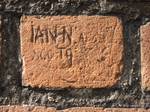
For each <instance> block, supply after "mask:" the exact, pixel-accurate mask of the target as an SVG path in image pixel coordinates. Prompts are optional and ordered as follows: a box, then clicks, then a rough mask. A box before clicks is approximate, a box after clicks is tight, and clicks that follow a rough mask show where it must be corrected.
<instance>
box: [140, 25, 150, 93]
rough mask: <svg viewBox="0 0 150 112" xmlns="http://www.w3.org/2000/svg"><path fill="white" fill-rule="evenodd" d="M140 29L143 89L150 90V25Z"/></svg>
mask: <svg viewBox="0 0 150 112" xmlns="http://www.w3.org/2000/svg"><path fill="white" fill-rule="evenodd" d="M140 29H141V30H140V32H141V74H142V88H143V89H145V90H150V23H147V24H146V25H143V26H141V28H140Z"/></svg>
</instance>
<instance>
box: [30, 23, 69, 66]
mask: <svg viewBox="0 0 150 112" xmlns="http://www.w3.org/2000/svg"><path fill="white" fill-rule="evenodd" d="M31 31H32V33H31V39H30V40H31V42H32V43H34V44H52V45H54V46H55V48H56V49H57V50H58V51H59V57H60V58H61V59H63V58H64V60H66V62H63V64H62V67H63V66H64V65H65V66H64V67H71V65H72V51H71V48H70V45H71V36H72V27H71V26H68V27H66V26H61V27H58V26H54V27H53V28H49V27H48V26H44V27H43V28H42V27H41V26H40V25H38V26H37V27H35V26H34V25H33V24H31ZM34 54H35V57H34V59H37V60H38V59H42V60H49V61H50V60H51V59H52V57H53V55H52V54H51V52H50V51H49V52H47V51H46V52H44V51H43V50H42V51H39V52H38V51H36V50H34Z"/></svg>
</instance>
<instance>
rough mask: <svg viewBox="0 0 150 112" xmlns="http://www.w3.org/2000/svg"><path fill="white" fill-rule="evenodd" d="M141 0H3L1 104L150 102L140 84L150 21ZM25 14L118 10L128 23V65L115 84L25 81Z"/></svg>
mask: <svg viewBox="0 0 150 112" xmlns="http://www.w3.org/2000/svg"><path fill="white" fill-rule="evenodd" d="M142 1H143V0H132V1H129V0H124V1H120V0H115V1H113V0H108V1H106V0H1V1H0V14H2V15H3V45H2V64H1V65H0V68H1V69H0V70H1V71H0V73H1V74H0V105H8V104H11V105H21V104H26V105H41V106H48V107H56V108H57V109H65V108H70V107H78V106H80V107H81V106H95V107H127V108H128V107H145V108H150V101H149V100H150V92H144V91H143V90H141V84H140V83H141V73H140V72H141V71H140V34H139V28H140V25H142V24H145V23H146V22H148V21H150V2H146V1H145V2H142ZM22 15H114V16H117V17H119V18H120V19H122V21H123V25H124V46H125V48H124V71H123V73H122V75H121V80H120V81H119V82H118V83H117V84H116V85H115V86H114V87H112V88H102V89H98V88H97V89H88V88H83V89H73V88H66V89H50V88H47V89H44V88H43V89H39V88H31V87H23V86H22V84H21V82H22V79H21V76H22V61H21V57H20V34H19V26H20V18H21V16H22Z"/></svg>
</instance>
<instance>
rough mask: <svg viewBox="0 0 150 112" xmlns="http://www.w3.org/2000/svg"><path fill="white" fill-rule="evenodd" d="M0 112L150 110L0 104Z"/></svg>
mask: <svg viewBox="0 0 150 112" xmlns="http://www.w3.org/2000/svg"><path fill="white" fill-rule="evenodd" d="M0 112H150V110H149V109H142V108H136V109H135V108H111V109H110V108H106V109H105V108H94V107H78V108H69V109H64V110H56V109H55V108H53V107H47V108H46V107H40V106H1V107H0Z"/></svg>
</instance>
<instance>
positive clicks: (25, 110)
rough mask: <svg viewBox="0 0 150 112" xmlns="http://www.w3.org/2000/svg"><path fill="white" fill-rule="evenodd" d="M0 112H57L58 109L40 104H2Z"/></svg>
mask: <svg viewBox="0 0 150 112" xmlns="http://www.w3.org/2000/svg"><path fill="white" fill-rule="evenodd" d="M0 112H56V109H54V108H46V107H38V106H36V107H35V106H0Z"/></svg>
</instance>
